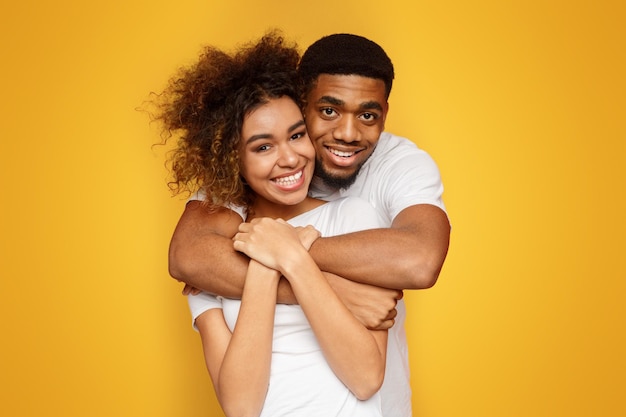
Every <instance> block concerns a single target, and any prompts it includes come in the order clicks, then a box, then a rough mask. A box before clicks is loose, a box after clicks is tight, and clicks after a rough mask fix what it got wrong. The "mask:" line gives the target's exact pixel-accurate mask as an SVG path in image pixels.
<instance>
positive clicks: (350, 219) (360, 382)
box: [159, 34, 387, 417]
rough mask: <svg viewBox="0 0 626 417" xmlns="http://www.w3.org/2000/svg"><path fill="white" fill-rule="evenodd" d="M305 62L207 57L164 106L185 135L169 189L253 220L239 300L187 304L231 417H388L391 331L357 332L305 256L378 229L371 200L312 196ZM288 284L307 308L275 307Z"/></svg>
mask: <svg viewBox="0 0 626 417" xmlns="http://www.w3.org/2000/svg"><path fill="white" fill-rule="evenodd" d="M298 58H299V56H298V52H297V49H296V48H295V47H289V46H285V45H284V42H283V40H282V38H281V37H279V36H277V35H276V34H269V35H267V36H265V37H264V38H262V39H261V40H260V41H259V42H258V43H256V44H252V45H247V46H245V47H243V48H241V49H240V50H239V51H238V52H237V53H235V54H233V55H228V54H226V53H224V52H222V51H219V50H217V49H215V48H207V49H206V51H205V53H204V55H202V56H201V58H200V60H199V62H198V63H197V64H196V65H195V66H194V67H193V68H191V69H187V70H185V71H184V72H183V73H181V74H180V76H179V77H177V78H175V79H173V81H172V82H171V84H170V87H169V88H168V89H167V90H166V91H165V92H164V94H162V95H161V96H160V97H161V99H162V102H161V112H160V114H159V119H160V120H161V121H162V122H163V123H164V126H165V128H166V130H167V131H168V132H171V131H175V130H179V131H181V138H180V140H179V142H178V145H177V147H176V149H175V151H174V154H173V157H172V161H171V162H172V167H173V171H174V176H175V180H174V181H173V182H172V183H171V186H172V188H173V189H174V190H175V191H182V190H188V191H195V190H194V188H201V189H202V191H203V192H205V193H206V199H205V201H207V205H208V206H209V207H208V208H209V209H213V210H220V209H221V208H222V207H225V206H229V207H232V208H240V210H239V211H240V213H241V215H242V217H243V218H244V219H245V221H246V223H242V224H241V225H240V226H239V227H238V230H233V235H234V237H233V247H234V249H235V250H238V251H240V252H242V253H244V254H246V255H247V256H249V257H250V259H251V260H250V263H249V266H248V271H247V275H246V281H245V285H244V290H243V295H242V298H241V300H230V299H226V298H222V297H214V296H211V295H209V294H206V293H202V294H200V295H197V296H190V297H189V304H190V308H191V311H192V315H193V317H194V326H195V327H196V328H197V329H198V330H199V332H200V335H201V339H202V343H203V350H204V356H205V361H206V365H207V369H208V371H209V374H210V375H211V379H212V381H213V385H214V387H215V390H216V394H217V397H218V399H219V401H220V404H221V406H222V408H223V410H224V412H225V414H226V415H227V416H249V415H251V416H258V415H261V416H272V417H275V416H283V415H284V416H320V415H323V416H381V415H382V414H381V412H380V398H379V395H378V393H377V392H378V389H379V388H380V386H381V384H382V381H383V377H384V369H385V359H386V344H387V332H386V331H370V330H368V329H366V328H365V327H364V326H363V325H362V324H361V323H360V322H359V321H358V320H356V318H355V317H354V316H353V315H352V314H351V313H350V312H349V311H348V309H347V308H346V307H345V306H344V305H343V303H342V302H341V301H340V300H339V298H338V297H337V296H336V294H335V293H334V291H333V290H332V289H331V287H330V286H329V284H328V282H327V281H326V279H325V278H324V276H323V274H322V272H321V271H320V270H319V268H318V267H317V265H316V264H315V262H314V261H313V259H312V258H311V257H310V256H309V254H308V248H309V247H310V245H311V244H312V243H313V241H314V240H315V239H316V238H317V237H318V236H319V235H320V233H321V234H322V235H324V236H330V235H334V234H340V233H348V232H352V231H356V230H360V229H364V228H375V227H380V223H379V221H378V216H377V214H376V212H375V211H374V209H373V208H372V207H371V206H369V204H368V203H366V202H364V201H362V200H359V199H342V200H338V201H335V202H329V203H326V202H324V201H321V200H316V199H313V198H310V197H308V196H307V192H308V186H309V183H310V181H311V179H312V176H313V170H314V165H315V151H314V149H313V146H312V144H311V142H310V140H309V138H308V136H307V133H306V128H305V124H304V120H303V117H302V114H301V112H300V108H299V106H298V103H299V95H298V91H297V83H296V65H297V62H298ZM355 213H358V216H357V215H355ZM357 217H358V219H356V218H357ZM318 230H319V232H318ZM235 232H237V233H236V234H235ZM281 276H282V277H284V278H285V279H286V280H287V281H288V282H289V284H290V285H291V287H292V290H293V293H294V294H295V296H296V298H297V300H298V305H281V304H279V305H277V304H276V301H277V290H278V285H279V281H280V280H281Z"/></svg>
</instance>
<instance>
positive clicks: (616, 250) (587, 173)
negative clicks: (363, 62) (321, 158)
mask: <svg viewBox="0 0 626 417" xmlns="http://www.w3.org/2000/svg"><path fill="white" fill-rule="evenodd" d="M226 3H230V5H226ZM9 4H10V5H9ZM622 4H623V2H621V1H617V0H616V1H614V2H611V1H595V2H592V1H538V0H533V1H524V2H522V1H515V2H512V1H497V0H485V1H473V2H472V1H467V2H466V1H457V2H454V1H445V0H444V1H435V0H433V1H419V0H418V1H406V2H395V1H387V2H373V1H363V0H361V1H350V0H347V1H341V2H307V3H305V2H302V3H299V2H295V1H273V2H260V1H243V0H240V1H233V2H207V1H199V0H180V1H176V2H165V1H157V2H154V1H147V0H124V1H122V0H112V1H109V2H85V1H77V0H57V1H54V2H53V1H38V2H36V1H24V2H4V3H3V5H2V6H0V19H1V23H2V25H1V26H0V27H1V29H0V31H1V33H0V34H1V37H0V38H1V40H0V43H1V46H2V48H1V49H0V51H1V53H2V58H1V59H2V70H1V71H2V72H1V77H0V79H1V81H0V82H1V89H0V92H1V94H2V100H1V102H2V104H1V106H2V107H1V109H0V117H1V118H2V125H1V135H2V142H1V144H2V145H1V152H0V154H1V156H0V170H1V180H2V193H1V195H2V197H1V198H2V202H1V206H2V214H1V216H0V218H1V220H0V227H1V229H0V234H1V248H0V249H1V251H0V253H1V255H0V256H1V265H0V274H1V288H0V290H1V297H2V299H1V300H0V314H1V317H2V318H1V326H2V327H1V328H0V335H1V337H2V342H1V347H0V366H1V368H0V378H1V379H2V383H3V387H2V388H1V389H0V415H3V416H11V417H13V416H51V415H63V416H94V417H96V416H133V417H135V416H150V417H158V416H166V417H177V416H185V417H192V416H211V415H213V416H219V415H220V412H219V408H218V407H217V405H216V402H215V398H214V395H213V393H212V388H211V385H210V382H209V378H208V376H207V373H206V371H205V369H204V365H203V362H202V359H201V351H200V346H199V340H198V337H197V334H195V333H194V332H193V331H192V330H191V328H190V323H189V316H188V312H187V306H186V302H185V300H184V298H183V297H181V296H180V295H179V291H180V289H181V285H180V284H178V283H176V282H175V281H174V280H172V279H170V278H169V276H168V274H167V269H166V252H167V246H168V242H169V238H170V236H171V233H172V230H173V227H174V225H175V223H176V220H177V219H178V217H179V215H180V213H181V210H182V208H183V202H182V201H181V200H180V199H179V198H171V197H170V194H169V191H168V189H167V187H166V185H165V180H166V175H167V173H166V170H165V169H164V167H163V160H164V154H163V153H164V150H163V149H162V148H160V147H157V148H152V147H151V145H152V144H153V143H154V142H156V141H158V131H157V129H156V127H155V126H150V124H149V123H148V120H147V117H146V116H145V115H144V114H142V113H140V112H137V111H136V110H135V108H136V107H138V106H140V105H141V103H142V101H143V100H144V99H146V98H147V97H148V93H149V92H150V91H158V90H159V89H160V88H162V87H163V85H164V83H165V81H166V80H167V78H168V77H169V76H170V75H171V74H172V72H173V71H174V70H175V69H176V68H177V67H178V66H180V65H182V64H185V63H190V62H192V61H193V60H194V59H195V57H196V56H197V53H198V51H199V50H200V48H201V46H202V45H204V44H206V43H213V44H217V45H219V46H222V47H231V46H233V45H235V44H236V43H239V42H242V41H247V40H249V39H252V38H256V37H258V36H259V35H261V34H262V33H263V32H264V31H265V29H266V28H269V27H279V28H282V29H284V30H285V32H286V33H287V34H289V35H290V36H291V37H292V39H294V40H296V41H298V42H299V44H300V45H301V46H302V47H305V46H306V45H308V44H309V43H311V42H312V41H314V40H315V39H317V38H319V37H321V36H323V35H326V34H329V33H332V32H340V31H347V32H354V33H359V34H362V35H365V36H368V37H371V38H372V39H374V40H376V41H377V42H379V43H380V44H381V45H382V46H383V47H384V48H385V49H386V50H387V51H388V53H389V54H390V56H391V57H392V59H393V61H394V63H395V65H396V69H397V77H396V83H395V86H394V90H393V92H392V95H391V98H390V104H391V113H390V117H389V119H388V124H387V128H388V130H389V131H392V132H394V133H397V134H401V135H404V136H408V137H410V138H411V139H413V140H414V141H416V142H417V143H418V144H419V145H420V146H421V147H422V148H424V149H426V150H427V151H428V152H430V153H431V155H432V156H433V157H434V158H435V159H436V161H437V162H438V164H439V166H440V169H441V172H442V175H443V180H444V184H445V187H446V190H445V201H446V204H447V207H448V211H449V214H450V217H451V218H452V222H453V233H452V244H451V247H450V252H449V256H448V260H447V262H446V265H445V267H444V270H443V272H442V274H441V277H440V281H439V283H438V284H437V285H436V286H435V287H434V288H433V289H430V290H427V291H423V292H419V293H418V292H414V293H410V294H407V296H406V299H407V301H408V304H409V315H410V319H409V326H410V329H409V338H410V340H409V344H410V354H411V365H412V372H413V374H412V386H413V388H414V393H415V394H414V408H415V411H416V412H415V414H416V416H426V417H500V416H505V417H515V416H534V417H544V416H545V417H553V416H568V417H571V416H581V417H582V416H589V417H592V416H593V417H596V416H602V417H612V416H615V417H617V416H625V415H626V404H625V402H624V400H623V394H624V387H625V386H626V359H625V353H626V343H625V342H624V333H625V326H626V320H625V319H626V307H625V304H626V262H625V258H626V256H625V255H624V249H626V238H625V235H626V220H625V219H624V216H625V214H626V197H625V185H626V181H625V180H626V174H625V166H626V123H625V119H626V118H625V117H624V116H625V115H626V110H625V109H626V82H625V81H624V74H625V73H626V63H625V60H626V59H625V42H624V39H625V36H626V32H625V30H624V29H623V26H624V21H626V20H625V17H626V15H625V13H624V6H622Z"/></svg>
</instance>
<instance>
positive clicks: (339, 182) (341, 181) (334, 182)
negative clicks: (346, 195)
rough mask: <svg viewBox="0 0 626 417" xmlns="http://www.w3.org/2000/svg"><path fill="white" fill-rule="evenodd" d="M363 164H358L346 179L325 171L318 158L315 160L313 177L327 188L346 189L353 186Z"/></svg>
mask: <svg viewBox="0 0 626 417" xmlns="http://www.w3.org/2000/svg"><path fill="white" fill-rule="evenodd" d="M364 163H365V161H363V162H362V163H361V164H359V166H357V168H356V170H355V171H354V172H353V173H352V174H350V175H348V176H347V177H339V176H337V175H333V174H331V173H330V172H328V171H326V170H325V169H324V165H323V164H322V162H321V160H320V158H315V176H316V177H319V178H320V179H321V180H322V181H323V182H324V184H326V185H327V186H328V187H331V188H333V189H335V190H342V189H346V188H349V187H350V186H351V185H352V184H354V181H356V177H357V176H358V175H359V171H360V170H361V167H362V166H363V164H364Z"/></svg>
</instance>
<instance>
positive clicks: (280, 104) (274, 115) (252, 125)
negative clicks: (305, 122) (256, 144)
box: [242, 97, 302, 132]
mask: <svg viewBox="0 0 626 417" xmlns="http://www.w3.org/2000/svg"><path fill="white" fill-rule="evenodd" d="M301 119H302V113H301V111H300V108H299V107H298V105H297V104H296V103H295V102H294V101H293V100H292V99H290V98H289V97H281V98H274V99H270V100H269V101H268V102H267V103H263V104H262V105H260V106H258V107H256V108H255V109H253V110H252V111H250V112H249V113H248V114H246V116H245V117H244V121H243V127H242V130H243V131H244V132H245V131H247V130H258V129H267V130H271V129H281V128H282V129H284V128H286V127H290V126H291V125H292V124H293V123H294V122H297V121H299V120H301Z"/></svg>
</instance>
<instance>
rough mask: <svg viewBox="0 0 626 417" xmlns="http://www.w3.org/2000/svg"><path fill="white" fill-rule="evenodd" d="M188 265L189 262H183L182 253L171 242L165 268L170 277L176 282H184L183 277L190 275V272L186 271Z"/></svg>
mask: <svg viewBox="0 0 626 417" xmlns="http://www.w3.org/2000/svg"><path fill="white" fill-rule="evenodd" d="M190 265H191V263H190V262H186V261H185V260H184V256H183V251H182V250H181V249H180V248H178V246H177V245H176V244H175V243H174V242H172V243H171V244H170V248H169V252H168V257H167V268H168V272H169V274H170V276H171V277H172V278H174V279H175V280H177V281H185V277H188V276H189V275H190V271H188V269H189V266H190Z"/></svg>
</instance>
